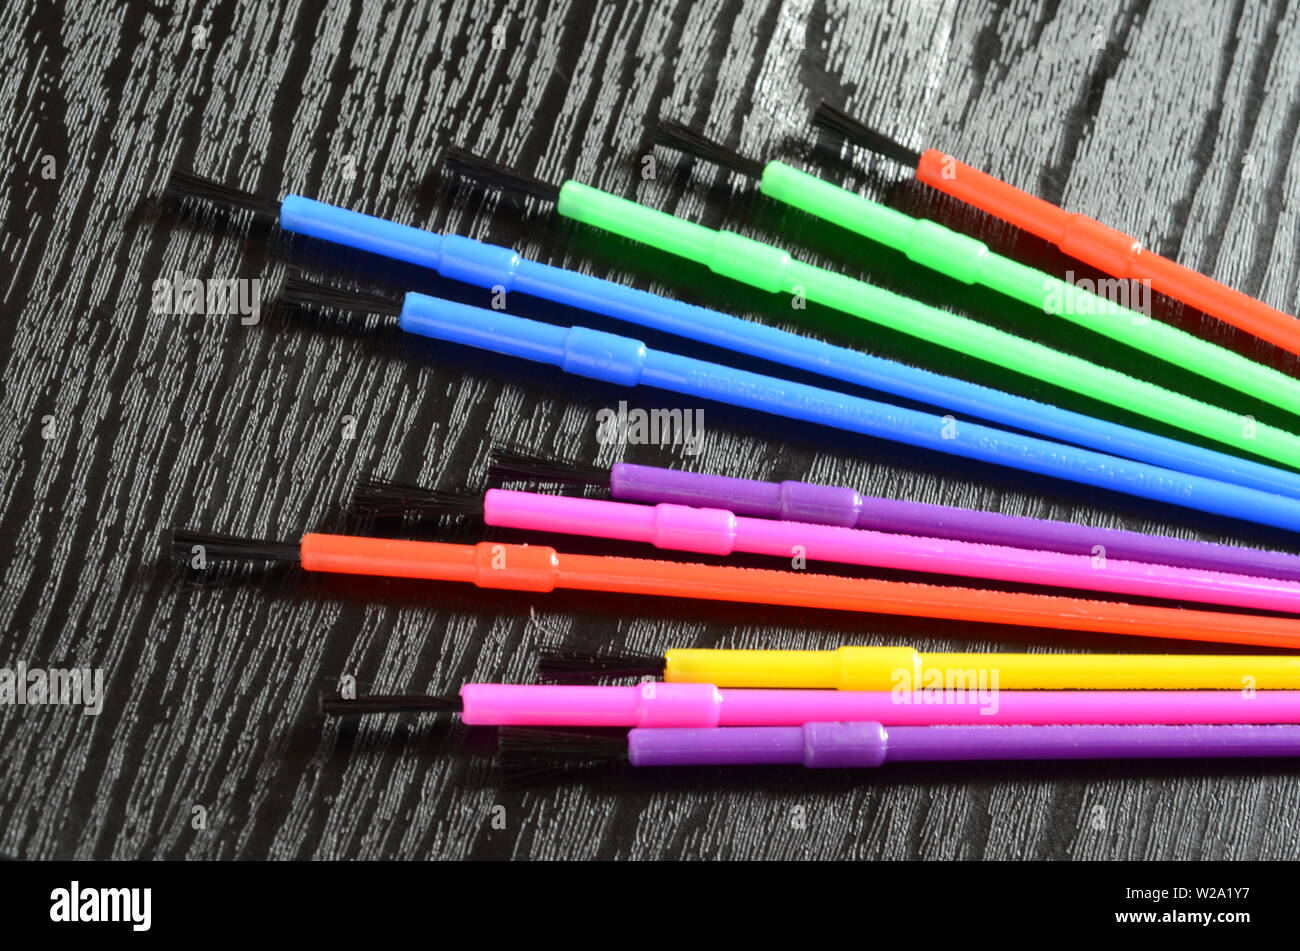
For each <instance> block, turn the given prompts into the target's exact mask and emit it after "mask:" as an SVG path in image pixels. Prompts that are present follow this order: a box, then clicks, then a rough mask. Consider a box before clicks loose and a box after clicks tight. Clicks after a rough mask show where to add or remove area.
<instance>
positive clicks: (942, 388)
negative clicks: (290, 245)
mask: <svg viewBox="0 0 1300 951" xmlns="http://www.w3.org/2000/svg"><path fill="white" fill-rule="evenodd" d="M280 224H281V225H282V226H283V227H284V228H285V229H286V230H288V231H293V232H296V233H298V234H305V235H310V236H312V237H314V238H320V239H323V240H326V241H333V242H335V243H337V244H343V245H346V246H348V247H353V248H359V249H361V250H364V251H370V252H373V253H375V254H382V255H385V256H387V257H390V258H395V259H397V260H400V261H407V262H410V263H412V264H419V265H422V266H424V267H428V268H431V269H433V270H435V271H437V272H438V273H440V274H442V275H444V276H446V277H450V278H453V279H455V280H458V281H464V282H465V283H467V284H472V285H474V286H476V287H485V288H493V287H504V288H506V290H507V291H519V292H520V293H524V294H531V295H532V296H534V297H540V298H543V299H545V300H552V301H557V302H559V303H561V304H567V305H569V306H572V307H580V308H583V309H585V310H590V311H592V312H593V313H597V314H604V315H605V316H607V317H613V318H615V319H617V320H623V321H627V322H628V323H632V324H636V325H638V326H641V327H650V328H652V329H654V330H660V331H663V332H665V333H671V334H676V335H678V336H680V337H684V338H686V339H689V340H698V341H701V342H703V343H708V344H712V345H714V346H717V347H722V348H724V349H727V350H733V351H735V352H736V353H744V354H747V355H749V356H754V357H760V358H762V359H764V360H769V361H772V362H773V363H777V364H782V365H784V366H789V367H795V368H797V369H800V370H807V371H809V372H812V373H816V374H819V375H821V376H825V377H830V378H832V379H836V380H842V381H843V382H846V383H853V384H856V385H859V386H865V387H870V388H871V389H874V390H878V391H880V392H882V393H891V394H893V395H895V396H901V397H904V398H906V399H910V400H915V401H917V402H920V403H925V404H928V405H930V406H937V407H941V408H943V409H945V410H951V411H953V412H957V413H963V414H966V415H969V416H972V417H974V418H976V419H986V420H989V421H990V422H995V423H1000V424H1002V425H1005V426H1009V427H1011V428H1013V429H1019V430H1023V431H1025V432H1031V433H1038V434H1039V435H1042V436H1048V437H1050V438H1052V439H1059V440H1061V441H1063V442H1068V443H1073V444H1075V445H1079V446H1087V447H1089V448H1092V449H1097V450H1100V451H1102V452H1106V453H1109V454H1111V455H1116V456H1123V457H1124V458H1126V459H1136V460H1138V461H1141V462H1147V463H1150V464H1152V465H1156V466H1162V467H1164V468H1166V469H1173V470H1175V471H1177V472H1187V473H1191V474H1193V475H1199V476H1204V477H1205V478H1207V479H1218V480H1220V481H1223V482H1231V483H1233V484H1235V485H1244V486H1247V487H1249V488H1253V489H1259V490H1261V491H1264V492H1276V493H1278V494H1280V495H1286V496H1288V497H1291V498H1300V474H1297V473H1294V472H1288V471H1285V470H1283V469H1278V468H1275V467H1273V466H1268V465H1264V464H1263V463H1259V462H1254V461H1251V460H1248V459H1242V458H1239V457H1237V456H1232V455H1229V454H1227V453H1223V452H1217V451H1215V450H1213V449H1206V448H1204V447H1202V446H1194V445H1189V444H1187V443H1181V442H1178V441H1177V440H1174V439H1169V438H1167V437H1164V436H1157V435H1155V434H1153V433H1146V432H1142V431H1141V430H1137V429H1133V428H1131V427H1128V426H1120V425H1118V424H1117V423H1112V422H1108V421H1106V420H1101V419H1094V418H1093V417H1091V416H1084V415H1083V414H1081V413H1072V412H1070V411H1069V410H1064V409H1060V408H1059V407H1056V406H1051V405H1049V404H1047V403H1040V402H1037V401H1035V400H1030V399H1026V398H1024V397H1022V396H1015V395H1012V394H1010V393H1005V392H1002V391H1001V390H995V389H991V388H989V387H985V386H979V385H978V384H975V383H968V382H966V381H965V380H958V379H955V378H953V377H948V376H943V375H941V374H938V373H932V372H930V371H929V370H921V369H917V368H915V367H909V366H907V365H906V364H902V363H897V362H895V361H892V360H885V359H883V358H881V357H874V356H871V355H870V354H866V353H859V352H858V351H856V350H849V349H848V348H846V347H836V346H834V345H832V344H829V343H823V342H822V341H820V340H813V339H811V338H808V337H803V336H800V335H798V334H794V333H790V332H789V331H785V330H779V329H777V328H776V327H769V326H767V325H765V324H759V323H754V322H752V321H748V320H742V319H740V318H739V317H733V316H731V315H729V314H722V313H719V312H718V311H715V310H708V309H706V308H704V307H696V306H694V305H691V304H686V303H683V302H681V301H676V300H671V299H669V298H666V297H661V296H659V295H657V294H650V293H648V292H646V291H640V290H637V289H635V288H632V287H626V286H624V285H622V284H615V283H614V282H612V281H606V280H601V279H600V278H595V277H588V276H587V275H585V274H579V273H578V272H576V271H570V270H566V269H565V268H560V267H553V266H551V265H549V264H541V263H539V262H537V261H530V260H529V259H527V258H524V257H520V256H519V255H518V254H516V253H515V252H514V251H512V250H510V249H509V248H503V247H500V246H498V245H494V244H485V243H483V242H481V241H475V240H473V239H471V238H465V237H461V236H459V235H441V234H435V233H433V232H429V231H424V230H422V229H420V228H412V227H410V226H409V225H400V224H397V223H395V222H391V221H385V220H384V219H382V218H375V217H373V216H371V215H363V214H361V213H360V212H356V211H349V210H347V209H345V208H338V207H336V206H334V205H328V204H325V203H324V202H319V201H314V200H313V199H310V198H303V197H301V196H299V195H289V196H287V197H286V198H285V199H284V203H283V205H282V207H281V211H280Z"/></svg>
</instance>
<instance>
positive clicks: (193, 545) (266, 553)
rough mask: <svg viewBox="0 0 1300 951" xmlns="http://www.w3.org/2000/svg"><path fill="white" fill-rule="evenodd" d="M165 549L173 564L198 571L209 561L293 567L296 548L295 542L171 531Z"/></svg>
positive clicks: (298, 549)
mask: <svg viewBox="0 0 1300 951" xmlns="http://www.w3.org/2000/svg"><path fill="white" fill-rule="evenodd" d="M165 545H166V547H167V548H169V549H170V551H171V556H172V558H174V559H175V560H176V561H183V562H188V563H189V564H191V565H193V566H196V567H201V566H203V565H205V564H207V562H209V561H284V562H293V563H296V562H297V561H298V558H299V552H300V546H299V545H298V543H296V542H277V541H267V540H266V539H260V538H241V537H238V536H235V535H218V534H216V533H214V532H196V531H193V530H192V529H187V528H173V529H172V530H171V531H170V532H169V533H168V534H167V536H166V539H165Z"/></svg>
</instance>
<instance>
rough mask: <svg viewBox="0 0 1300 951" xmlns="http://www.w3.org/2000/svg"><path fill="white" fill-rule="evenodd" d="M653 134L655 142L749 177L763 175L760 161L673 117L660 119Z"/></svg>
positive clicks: (757, 177) (756, 177)
mask: <svg viewBox="0 0 1300 951" xmlns="http://www.w3.org/2000/svg"><path fill="white" fill-rule="evenodd" d="M653 135H654V141H655V144H656V145H662V146H664V147H665V148H669V149H674V150H676V151H678V152H681V153H682V154H683V155H690V156H693V157H695V158H698V159H703V160H704V161H706V162H711V163H712V164H714V165H720V166H722V167H723V168H726V169H729V170H731V171H733V172H737V173H739V174H741V175H745V176H748V177H749V178H755V179H761V178H762V177H763V163H762V162H758V161H756V160H754V159H751V158H747V157H745V156H743V155H741V154H740V153H739V152H737V151H735V150H734V149H729V148H727V147H726V146H725V145H722V144H721V143H719V142H715V141H713V140H712V139H709V138H706V137H705V135H704V134H703V133H702V132H700V131H698V130H697V129H692V128H691V127H690V126H688V125H686V124H684V123H681V122H678V121H677V120H675V119H661V120H660V121H659V122H658V123H657V124H656V125H655V127H654V132H653Z"/></svg>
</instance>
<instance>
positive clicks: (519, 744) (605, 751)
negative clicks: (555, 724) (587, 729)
mask: <svg viewBox="0 0 1300 951" xmlns="http://www.w3.org/2000/svg"><path fill="white" fill-rule="evenodd" d="M497 752H498V753H499V759H500V762H501V765H502V766H505V767H510V768H518V767H550V768H554V767H555V766H560V765H562V764H565V763H607V762H619V761H623V760H626V759H627V736H626V735H622V736H600V735H599V734H594V733H571V732H568V731H566V730H542V729H534V728H533V727H502V729H501V730H500V732H499V733H498V734H497Z"/></svg>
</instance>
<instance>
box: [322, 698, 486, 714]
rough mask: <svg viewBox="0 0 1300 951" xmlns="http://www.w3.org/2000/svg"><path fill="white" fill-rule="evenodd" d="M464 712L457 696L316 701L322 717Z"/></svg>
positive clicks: (324, 699)
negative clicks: (318, 702)
mask: <svg viewBox="0 0 1300 951" xmlns="http://www.w3.org/2000/svg"><path fill="white" fill-rule="evenodd" d="M464 709H465V705H464V703H462V702H461V699H460V696H459V695H451V696H437V695H430V694H422V693H419V694H414V693H411V694H400V693H399V694H366V695H362V696H357V697H344V696H343V695H342V694H337V693H333V694H326V695H325V696H323V697H321V699H320V712H321V713H322V714H324V715H325V716H336V717H341V716H364V715H371V714H383V713H461V712H462V711H463V710H464Z"/></svg>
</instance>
